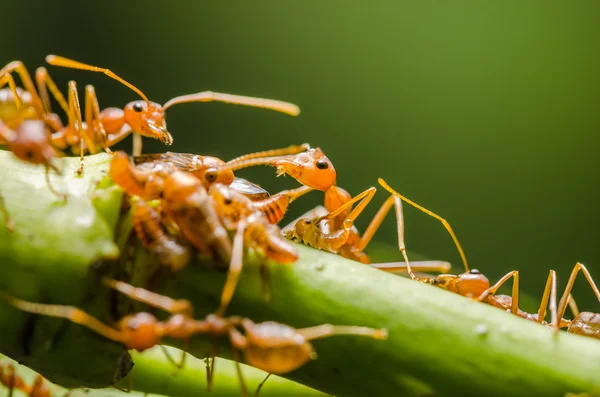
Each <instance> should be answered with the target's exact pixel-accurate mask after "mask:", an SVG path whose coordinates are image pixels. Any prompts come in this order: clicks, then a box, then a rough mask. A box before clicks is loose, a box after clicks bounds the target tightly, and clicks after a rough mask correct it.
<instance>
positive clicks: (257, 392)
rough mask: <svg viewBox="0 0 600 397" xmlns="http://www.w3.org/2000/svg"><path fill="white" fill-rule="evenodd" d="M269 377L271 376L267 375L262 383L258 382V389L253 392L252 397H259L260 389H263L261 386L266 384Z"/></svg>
mask: <svg viewBox="0 0 600 397" xmlns="http://www.w3.org/2000/svg"><path fill="white" fill-rule="evenodd" d="M270 376H271V374H267V376H265V378H264V379H263V380H262V382H260V383H259V384H258V387H257V388H256V391H255V392H254V397H260V391H261V389H262V388H263V386H264V385H265V383H266V382H267V379H269V377H270Z"/></svg>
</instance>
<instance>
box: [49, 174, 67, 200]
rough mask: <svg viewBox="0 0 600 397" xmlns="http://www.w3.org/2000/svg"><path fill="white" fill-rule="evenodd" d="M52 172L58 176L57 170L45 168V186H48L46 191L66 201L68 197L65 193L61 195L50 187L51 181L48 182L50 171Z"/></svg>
mask: <svg viewBox="0 0 600 397" xmlns="http://www.w3.org/2000/svg"><path fill="white" fill-rule="evenodd" d="M51 169H52V170H53V171H54V172H56V173H57V174H58V175H60V171H59V170H58V168H53V167H51V166H47V167H46V172H45V177H46V185H48V189H50V191H51V192H52V194H54V195H55V196H57V197H61V198H62V199H63V200H65V201H67V198H68V197H69V196H68V195H67V194H65V193H61V192H59V191H58V190H56V189H55V188H54V186H52V181H51V180H50V170H51Z"/></svg>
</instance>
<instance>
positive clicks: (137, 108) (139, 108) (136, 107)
mask: <svg viewBox="0 0 600 397" xmlns="http://www.w3.org/2000/svg"><path fill="white" fill-rule="evenodd" d="M133 110H135V111H136V112H138V113H139V112H141V111H142V110H144V105H142V104H141V103H139V102H136V103H135V104H134V105H133Z"/></svg>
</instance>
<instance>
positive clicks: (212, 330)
mask: <svg viewBox="0 0 600 397" xmlns="http://www.w3.org/2000/svg"><path fill="white" fill-rule="evenodd" d="M104 284H105V285H106V286H108V287H110V288H113V289H115V290H117V291H119V292H121V293H122V294H124V295H126V296H128V297H129V298H131V299H134V300H137V301H139V302H143V303H145V304H148V305H149V306H152V307H155V308H158V309H161V310H164V311H166V312H168V313H170V314H171V316H170V317H168V318H167V320H165V321H159V320H158V319H157V318H156V317H155V316H154V315H152V314H150V313H147V312H140V313H136V314H133V315H129V316H125V317H123V318H122V319H121V320H120V321H119V322H118V323H117V325H116V326H115V327H114V328H113V327H111V326H108V325H106V324H104V323H102V322H100V321H99V320H97V319H96V318H95V317H92V316H91V315H89V314H87V313H85V312H84V311H82V310H80V309H77V308H75V307H72V306H63V305H51V304H41V303H31V302H26V301H23V300H20V299H17V298H14V297H10V296H7V295H5V294H1V295H0V296H1V297H2V298H4V299H5V300H6V301H8V302H9V303H10V304H11V305H13V306H14V307H16V308H17V309H19V310H22V311H25V312H28V313H33V314H38V315H45V316H51V317H58V318H64V319H68V320H69V321H72V322H74V323H77V324H80V325H82V326H84V327H87V328H89V329H91V330H92V331H94V332H96V333H98V334H100V335H102V336H104V337H105V338H107V339H110V340H112V341H114V342H118V343H121V344H123V345H124V346H125V347H126V348H128V349H134V350H137V351H144V350H146V349H149V348H151V347H153V346H156V345H158V344H160V343H161V341H162V339H163V338H165V337H170V338H173V339H179V340H183V341H186V344H187V343H188V342H187V341H189V340H190V338H192V337H193V336H195V335H207V336H208V335H210V336H215V337H220V336H226V337H228V338H229V341H230V343H231V345H232V347H233V351H234V357H236V358H238V357H239V351H242V352H244V356H245V361H246V362H247V363H248V364H250V365H252V366H254V367H256V368H259V369H262V370H263V371H266V372H269V373H273V374H283V373H287V372H290V371H293V370H295V369H297V368H299V367H301V366H302V365H304V364H305V363H307V362H308V361H310V360H311V359H315V358H316V354H315V352H314V350H313V348H312V345H311V344H310V341H311V340H314V339H321V338H326V337H329V336H333V335H360V336H366V337H370V338H374V339H386V338H387V331H386V330H385V329H372V328H367V327H357V326H334V325H330V324H323V325H319V326H316V327H310V328H302V329H295V328H292V327H289V326H287V325H284V324H280V323H276V322H272V321H267V322H263V323H254V322H253V321H252V320H250V319H248V318H242V317H239V316H232V317H227V318H224V317H220V316H218V315H214V314H210V315H208V316H207V317H206V318H204V319H202V320H195V319H194V318H193V316H192V312H193V309H192V305H191V303H190V302H189V301H187V300H184V299H180V300H174V299H171V298H169V297H166V296H163V295H159V294H156V293H153V292H150V291H148V290H145V289H142V288H136V287H133V286H131V285H129V284H127V283H124V282H122V281H116V280H112V279H104ZM244 334H245V335H244ZM238 359H239V358H238ZM238 359H236V361H238Z"/></svg>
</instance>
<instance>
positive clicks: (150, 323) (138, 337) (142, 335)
mask: <svg viewBox="0 0 600 397" xmlns="http://www.w3.org/2000/svg"><path fill="white" fill-rule="evenodd" d="M158 325H159V323H158V320H157V319H156V317H154V316H153V315H152V314H150V313H144V312H141V313H136V314H134V315H131V316H126V317H123V318H122V319H121V321H119V324H118V329H119V330H120V331H121V332H122V333H123V336H124V338H123V339H124V340H123V344H124V345H125V346H126V347H127V348H128V349H134V350H137V351H140V352H141V351H144V350H146V349H149V348H151V347H153V346H156V345H157V344H158V343H159V342H160V339H161V337H162V332H161V329H160V328H159V327H158Z"/></svg>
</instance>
